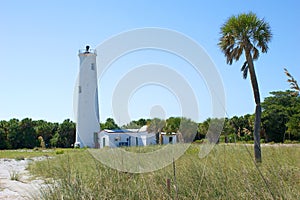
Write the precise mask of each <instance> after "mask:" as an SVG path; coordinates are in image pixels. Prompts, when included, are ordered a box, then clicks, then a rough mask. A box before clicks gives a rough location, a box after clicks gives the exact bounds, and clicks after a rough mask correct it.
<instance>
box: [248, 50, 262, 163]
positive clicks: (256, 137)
mask: <svg viewBox="0 0 300 200" xmlns="http://www.w3.org/2000/svg"><path fill="white" fill-rule="evenodd" d="M245 53H246V59H247V62H248V68H249V73H250V79H251V84H252V89H253V94H254V99H255V103H256V108H255V122H254V132H253V136H254V156H255V161H256V162H257V163H260V162H261V161H262V160H261V148H260V124H261V105H260V95H259V88H258V83H257V79H256V74H255V69H254V64H253V59H252V55H251V52H250V50H249V48H248V50H245Z"/></svg>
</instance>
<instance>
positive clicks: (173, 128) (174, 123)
mask: <svg viewBox="0 0 300 200" xmlns="http://www.w3.org/2000/svg"><path fill="white" fill-rule="evenodd" d="M180 122H181V117H169V119H167V120H166V125H165V127H164V129H163V130H164V131H165V132H166V133H172V132H173V133H177V132H178V130H179V128H180Z"/></svg>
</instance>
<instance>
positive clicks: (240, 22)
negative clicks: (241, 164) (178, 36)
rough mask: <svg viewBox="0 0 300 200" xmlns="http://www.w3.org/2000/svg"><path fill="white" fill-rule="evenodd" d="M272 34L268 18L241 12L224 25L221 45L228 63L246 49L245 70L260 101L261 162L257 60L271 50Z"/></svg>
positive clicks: (256, 134) (257, 151) (257, 132)
mask: <svg viewBox="0 0 300 200" xmlns="http://www.w3.org/2000/svg"><path fill="white" fill-rule="evenodd" d="M271 37H272V33H271V29H270V26H269V24H268V23H267V22H265V21H264V19H259V18H258V17H257V16H256V15H255V14H254V13H252V12H250V13H247V14H240V15H237V16H232V17H230V18H229V19H228V20H227V21H226V22H225V24H224V25H223V26H222V27H221V38H220V41H219V44H218V45H219V47H220V48H221V50H222V52H223V53H224V54H225V56H226V58H227V64H230V65H231V64H232V62H233V61H238V60H239V59H240V57H241V55H242V54H243V52H244V53H245V58H246V61H245V62H244V64H243V66H242V68H241V71H242V73H243V78H244V79H246V78H247V75H248V71H249V74H250V80H251V84H252V89H253V93H254V99H255V103H256V109H255V123H254V133H253V135H254V154H255V161H256V162H261V149H260V123H261V105H260V95H259V88H258V83H257V78H256V74H255V69H254V63H253V61H255V60H257V59H258V57H259V50H260V51H261V52H262V53H267V51H268V42H270V40H271Z"/></svg>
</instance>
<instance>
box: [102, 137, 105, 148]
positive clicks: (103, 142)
mask: <svg viewBox="0 0 300 200" xmlns="http://www.w3.org/2000/svg"><path fill="white" fill-rule="evenodd" d="M102 144H103V147H105V137H104V138H103V139H102Z"/></svg>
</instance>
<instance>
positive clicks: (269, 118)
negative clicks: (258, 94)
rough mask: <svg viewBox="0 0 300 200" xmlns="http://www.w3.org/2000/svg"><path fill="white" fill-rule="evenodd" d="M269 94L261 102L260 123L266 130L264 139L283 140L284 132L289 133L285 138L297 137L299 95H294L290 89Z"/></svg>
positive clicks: (299, 110) (299, 107) (299, 109)
mask: <svg viewBox="0 0 300 200" xmlns="http://www.w3.org/2000/svg"><path fill="white" fill-rule="evenodd" d="M270 94H271V95H272V96H270V97H267V98H265V100H264V102H263V103H262V107H263V113H262V124H263V127H264V129H265V131H266V135H267V138H266V140H267V141H274V142H283V141H284V139H285V138H286V133H289V136H288V138H287V139H297V129H298V128H297V127H298V126H299V124H297V121H299V118H298V116H299V115H300V97H299V96H294V95H293V93H292V91H290V90H287V91H276V92H270ZM298 130H299V129H298ZM291 136H292V137H291Z"/></svg>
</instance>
